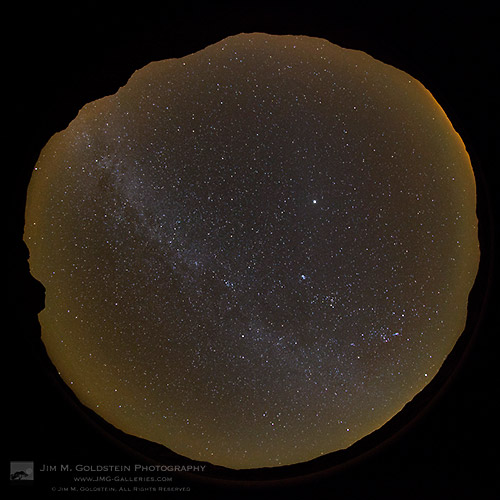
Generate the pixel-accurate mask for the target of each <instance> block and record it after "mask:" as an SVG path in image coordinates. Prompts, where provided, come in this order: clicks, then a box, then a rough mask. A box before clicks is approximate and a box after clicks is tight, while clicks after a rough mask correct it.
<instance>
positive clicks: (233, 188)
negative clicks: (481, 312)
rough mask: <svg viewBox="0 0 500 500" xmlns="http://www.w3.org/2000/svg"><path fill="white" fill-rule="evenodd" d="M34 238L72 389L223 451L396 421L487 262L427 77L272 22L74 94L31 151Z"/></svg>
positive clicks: (305, 445)
mask: <svg viewBox="0 0 500 500" xmlns="http://www.w3.org/2000/svg"><path fill="white" fill-rule="evenodd" d="M25 241H26V242H27V244H28V247H29V248H30V252H31V258H30V266H31V270H32V273H33V275H34V276H35V277H36V278H37V279H38V280H40V281H41V282H42V283H43V284H44V285H45V287H46V289H47V294H46V308H45V310H44V311H43V312H42V314H41V315H40V321H41V324H42V338H43V341H44V343H45V345H46V346H47V349H48V352H49V355H50V357H51V359H52V360H53V362H54V363H55V365H56V366H57V368H58V369H59V370H60V372H61V375H62V377H63V378H64V380H65V381H66V382H67V383H68V384H69V385H70V386H71V388H72V389H73V390H74V391H75V393H76V394H77V396H78V397H79V399H80V400H81V401H82V402H83V403H84V404H85V405H87V406H89V408H91V409H93V410H94V411H96V412H97V413H98V414H100V415H102V416H103V417H104V418H106V419H107V420H108V421H109V422H111V423H112V424H113V425H115V426H117V427H119V428H120V429H123V430H125V431H126V432H129V433H132V434H136V435H139V436H140V437H144V438H147V439H150V440H153V441H156V442H159V443H161V444H164V445H166V446H167V447H169V448H171V449H173V450H174V451H176V452H178V453H180V454H183V455H186V456H188V457H190V458H194V459H200V460H207V461H210V462H212V463H214V464H219V465H224V466H227V467H233V468H253V467H262V466H275V465H284V464H290V463H296V462H301V461H305V460H308V459H311V458H314V457H316V456H319V455H321V454H324V453H328V452H331V451H335V450H338V449H342V448H345V447H346V446H349V445H350V444H352V443H353V442H355V441H357V440H358V439H360V438H361V437H363V436H365V435H366V434H368V433H369V432H371V431H373V430H375V429H376V428H378V427H380V426H381V425H382V424H384V423H385V422H386V421H387V420H388V419H390V418H391V417H392V416H393V415H394V414H395V413H397V412H398V411H399V410H400V409H401V408H402V407H403V405H404V404H405V403H407V402H408V401H409V400H411V399H412V397H413V396H414V395H415V394H417V393H418V392H419V391H420V390H421V389H422V388H423V387H424V386H425V385H426V384H427V383H428V382H429V380H431V379H432V377H433V376H434V375H435V374H436V372H437V370H438V369H439V368H440V366H441V364H442V362H443V361H444V359H445V357H446V356H447V354H448V353H449V352H450V351H451V349H452V348H453V346H454V344H455V342H456V340H457V338H458V337H459V335H460V334H461V332H462V330H463V328H464V324H465V316H466V304H467V296H468V293H469V291H470V288H471V286H472V284H473V282H474V278H475V274H476V271H477V266H478V260H479V249H478V240H477V221H476V216H475V183H474V177H473V173H472V169H471V166H470V160H469V157H468V155H467V152H466V150H465V147H464V145H463V143H462V141H461V139H460V137H459V136H458V135H457V133H456V132H455V131H454V129H453V127H452V126H451V124H450V122H449V120H448V119H447V117H446V115H445V114H444V112H443V111H442V109H441V108H440V107H439V105H438V104H437V103H436V101H435V100H434V99H433V97H432V96H431V95H430V93H429V92H428V91H427V90H426V89H425V88H424V87H423V86H422V85H421V84H420V83H419V82H418V81H416V80H415V79H414V78H412V77H411V76H409V75H407V74H406V73H404V72H402V71H399V70H397V69H395V68H393V67H391V66H388V65H385V64H383V63H380V62H378V61H376V60H375V59H373V58H371V57H369V56H367V55H366V54H364V53H362V52H358V51H352V50H345V49H341V48H339V47H337V46H335V45H332V44H331V43H329V42H327V41H325V40H321V39H314V38H306V37H283V36H281V37H276V36H274V37H271V36H267V35H262V34H258V35H256V34H252V35H240V36H236V37H231V38H229V39H226V40H223V41H221V42H219V43H217V44H215V45H212V46H210V47H208V48H207V49H205V50H203V51H201V52H198V53H196V54H193V55H190V56H187V57H185V58H182V59H179V60H169V61H162V62H156V63H153V64H151V65H148V66H147V67H146V68H144V69H142V70H140V71H138V72H137V73H136V74H134V76H133V77H132V78H131V80H130V81H129V83H128V84H127V85H126V86H125V87H124V88H122V89H120V90H119V92H118V93H117V94H115V95H113V96H110V97H106V98H104V99H101V100H99V101H96V102H93V103H91V104H89V105H87V106H85V107H84V108H83V109H82V110H81V112H80V113H79V115H78V117H77V118H76V119H75V120H74V121H73V122H72V123H71V124H70V126H69V127H68V128H67V129H66V130H65V131H63V132H61V133H60V134H57V135H56V136H54V137H53V138H52V139H51V141H50V142H49V144H48V145H47V146H46V147H45V148H44V150H43V152H42V154H41V156H40V159H39V162H38V163H37V166H36V169H35V172H34V174H33V177H32V181H31V184H30V190H29V197H28V205H27V216H26V233H25Z"/></svg>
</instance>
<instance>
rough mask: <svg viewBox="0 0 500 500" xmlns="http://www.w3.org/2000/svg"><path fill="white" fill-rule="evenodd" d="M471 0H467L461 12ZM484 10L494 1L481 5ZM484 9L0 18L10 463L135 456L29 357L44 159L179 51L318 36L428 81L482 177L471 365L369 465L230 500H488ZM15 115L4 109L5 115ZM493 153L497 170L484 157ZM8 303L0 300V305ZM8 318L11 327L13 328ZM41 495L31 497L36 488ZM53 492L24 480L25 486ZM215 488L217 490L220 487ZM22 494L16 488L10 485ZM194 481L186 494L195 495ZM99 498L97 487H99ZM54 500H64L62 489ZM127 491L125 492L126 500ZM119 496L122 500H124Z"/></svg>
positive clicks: (488, 35) (491, 332)
mask: <svg viewBox="0 0 500 500" xmlns="http://www.w3.org/2000/svg"><path fill="white" fill-rule="evenodd" d="M468 4H470V5H468ZM486 5H489V7H486ZM492 11H493V4H492V3H491V2H490V3H484V4H482V3H481V2H473V3H472V4H471V3H469V2H468V3H461V4H460V5H458V4H456V5H451V6H447V5H445V4H439V3H438V2H435V4H433V5H425V4H423V3H421V2H417V3H410V2H405V3H401V4H399V5H392V4H391V5H390V6H389V5H384V4H379V3H378V2H372V3H370V4H367V5H364V4H363V3H361V2H351V3H350V4H349V7H348V6H346V5H344V2H327V3H324V4H318V3H314V2H293V1H291V2H287V3H280V2H262V3H258V2H254V3H252V4H246V3H241V4H238V2H232V3H229V2H206V3H204V4H199V3H195V2H182V4H176V3H174V2H171V1H166V2H154V3H151V4H148V3H147V2H146V3H145V2H136V3H130V2H129V3H124V5H120V4H110V3H107V4H106V6H105V7H103V6H102V5H100V4H99V2H83V3H80V2H78V3H77V2H68V3H67V4H61V5H60V6H59V7H57V8H56V7H53V6H52V7H51V6H49V7H47V6H45V5H35V6H34V7H32V6H30V7H29V8H28V7H27V6H21V7H20V8H17V9H16V10H11V11H7V12H6V13H5V16H4V25H5V27H6V28H8V33H9V34H8V35H7V39H6V42H5V43H4V54H6V58H5V59H4V61H3V71H2V73H3V74H4V83H5V84H7V91H6V92H5V93H4V99H5V103H4V105H5V108H7V109H8V108H11V109H12V115H7V118H6V120H7V123H6V127H7V129H8V131H9V132H8V135H7V141H5V145H4V147H5V149H6V151H7V155H6V159H5V161H6V163H5V165H4V170H5V171H6V173H7V182H5V181H4V182H5V184H4V185H5V187H6V193H5V194H4V197H5V198H6V199H7V200H9V206H8V209H7V212H6V217H5V219H6V220H7V221H8V222H7V230H6V231H7V233H6V234H7V237H6V238H5V240H4V241H5V242H6V248H7V251H8V252H7V255H8V258H7V259H6V260H5V261H4V266H5V272H6V273H7V276H8V281H7V283H8V284H7V302H6V305H7V312H6V315H5V318H6V319H5V322H4V336H5V338H7V339H8V340H9V345H8V349H7V350H4V351H3V352H4V353H5V354H4V356H5V357H6V363H5V365H6V366H7V379H6V380H7V384H6V385H7V387H8V400H7V402H6V404H5V405H4V406H3V408H4V411H5V412H7V414H8V417H9V418H8V425H7V427H6V428H5V431H6V433H7V443H8V446H6V447H4V449H5V448H6V449H7V456H6V457H4V463H5V467H4V469H3V470H4V473H5V476H4V477H5V478H6V481H8V470H9V461H11V460H14V461H16V460H19V461H24V460H26V461H31V460H35V463H36V464H38V463H53V464H61V463H86V464H92V463H99V464H103V463H113V464H118V463H135V461H136V458H135V457H134V456H133V455H130V454H129V453H128V452H127V451H126V450H124V449H122V448H121V447H120V445H119V444H118V443H115V442H113V441H110V440H108V439H107V438H106V436H105V435H104V434H102V433H101V432H100V431H99V429H98V428H96V427H94V426H93V424H91V423H90V422H89V421H88V420H87V419H86V418H85V417H84V416H82V415H81V413H80V412H79V411H78V408H77V407H75V406H74V405H73V403H72V402H71V399H70V398H67V397H66V396H64V394H63V393H61V391H60V389H59V387H58V385H57V383H56V381H54V380H53V379H52V377H51V376H50V375H48V374H47V373H46V372H45V370H44V369H42V366H41V365H40V363H39V361H38V360H39V359H40V353H39V347H38V341H37V339H38V336H39V326H38V323H37V318H36V313H37V310H38V309H40V307H41V305H40V300H39V297H40V293H39V292H40V287H39V286H37V284H36V282H35V281H34V280H32V279H31V278H30V277H29V274H28V268H27V261H26V251H25V248H24V247H23V245H22V232H23V225H24V204H25V195H26V188H27V185H28V182H29V178H30V175H31V171H32V169H33V167H34V165H35V163H36V161H37V158H38V155H39V153H40V151H41V149H42V148H43V146H44V145H45V143H46V142H47V141H48V140H49V138H50V137H51V136H52V135H53V134H54V133H55V132H57V131H58V130H61V129H64V128H65V127H66V126H67V125H68V124H69V122H70V121H71V120H72V119H73V118H74V117H75V116H76V114H77V112H78V110H79V109H80V108H81V107H82V106H83V105H84V104H86V103H87V102H90V101H92V100H95V99H97V98H100V97H103V96H105V95H109V94H113V93H115V92H116V91H117V89H118V88H119V87H120V86H123V85H124V84H125V83H126V82H127V80H128V78H129V77H130V75H131V74H132V73H133V72H134V71H135V70H137V69H139V68H141V67H143V66H144V65H146V64H147V63H149V62H150V61H153V60H161V59H167V58H171V57H182V56H184V55H187V54H190V53H192V52H195V51H198V50H200V49H202V48H204V47H206V46H207V45H209V44H211V43H215V42H217V41H219V40H221V39H223V38H225V37H226V36H230V35H234V34H238V33H241V32H255V31H259V32H266V33H272V34H296V35H309V36H316V37H320V38H325V39H327V40H329V41H331V42H333V43H335V44H338V45H340V46H342V47H346V48H353V49H359V50H363V51H366V52H368V53H369V54H370V55H372V56H373V57H375V58H377V59H379V60H381V61H383V62H386V63H389V64H392V65H394V66H396V67H398V68H399V69H402V70H404V71H406V72H408V73H409V74H410V75H411V76H413V77H414V78H416V79H418V80H419V81H420V82H422V83H423V84H424V85H425V86H426V87H427V88H428V89H429V90H430V91H431V93H432V94H433V95H434V97H435V98H436V100H437V101H438V102H439V103H440V105H441V106H442V107H443V109H444V110H445V112H446V114H447V115H448V117H449V118H450V120H451V122H452V123H453V125H454V127H455V129H456V130H457V131H458V133H459V134H460V135H461V137H462V139H463V140H464V142H465V144H466V147H467V150H468V152H469V154H470V156H471V161H472V164H473V166H474V169H475V172H476V177H477V179H478V197H479V206H478V215H479V219H480V222H481V226H480V228H481V233H480V239H481V245H482V248H481V250H482V259H483V260H482V270H483V271H482V275H481V278H480V279H479V280H478V284H477V286H476V289H477V293H478V297H482V296H484V294H485V293H486V291H487V290H489V291H488V294H487V296H486V299H485V300H486V302H487V306H486V309H481V304H482V303H483V302H482V301H481V300H480V299H478V301H477V303H476V304H475V306H474V311H472V316H473V317H474V318H475V319H476V320H478V321H479V326H478V328H477V329H476V333H475V335H473V339H472V342H471V344H470V346H469V349H468V351H467V356H466V358H465V360H464V361H463V362H462V363H461V365H460V366H459V370H458V372H457V373H456V375H455V376H454V378H453V379H452V380H451V381H450V382H449V384H448V385H447V386H446V388H445V389H446V390H444V391H443V392H442V393H441V394H440V396H439V398H438V399H437V401H435V402H434V404H433V405H432V406H431V407H430V408H428V409H427V411H426V412H424V414H423V415H422V417H421V418H420V419H419V420H418V421H417V422H416V423H414V424H413V425H412V426H410V427H409V428H408V429H407V430H406V431H405V432H404V433H402V435H399V436H398V437H397V438H395V439H394V440H392V441H391V442H390V443H388V444H387V445H386V446H385V447H383V448H382V449H381V450H380V451H378V452H377V453H375V454H373V455H370V456H368V457H367V458H366V459H365V460H363V461H361V462H359V463H357V464H356V465H353V466H352V467H349V468H345V469H342V470H340V471H337V472H335V473H333V474H331V475H329V476H328V475H327V476H322V477H317V478H315V479H313V480H311V481H309V482H306V483H299V484H294V485H293V487H286V486H283V485H281V486H280V487H279V488H266V489H264V490H262V489H260V490H258V491H252V490H248V489H243V488H242V487H240V486H238V487H236V488H235V489H233V490H230V491H229V493H228V492H227V491H226V490H224V492H225V493H226V494H228V495H229V497H230V498H235V497H236V498H237V497H241V496H242V495H243V494H244V493H245V492H246V494H249V495H250V497H252V498H253V497H255V498H260V497H262V496H264V495H267V496H271V497H274V498H282V497H297V498H302V497H306V498H316V497H319V496H320V495H325V496H327V497H328V498H332V499H339V500H340V499H358V498H360V499H361V498H386V499H423V498H426V499H434V498H436V499H437V498H442V499H448V498H449V499H457V498H464V499H465V498H477V499H485V498H493V496H494V492H495V491H498V487H497V483H498V480H497V478H496V477H495V474H499V467H498V464H499V461H498V458H497V454H498V445H497V443H496V441H495V440H496V439H498V429H497V427H498V413H497V412H496V411H494V406H496V401H495V394H497V384H496V381H497V366H498V360H497V352H498V351H497V347H498V340H497V339H496V338H495V335H498V326H497V323H495V322H494V316H495V317H496V314H495V313H496V311H495V310H494V300H493V295H492V293H493V290H492V287H491V286H489V285H491V280H492V277H493V267H492V262H493V257H494V255H493V245H492V236H493V232H494V230H495V226H494V223H493V219H492V215H493V212H494V208H493V205H494V204H495V203H496V202H495V200H494V199H493V198H494V194H495V193H496V192H497V191H496V188H497V187H498V184H496V183H497V180H496V179H495V177H494V166H495V161H496V165H498V155H497V154H496V153H497V150H496V149H495V148H496V146H495V144H494V137H495V134H496V135H498V134H497V132H498V122H497V120H498V117H497V116H498V115H496V112H495V107H496V104H497V102H498V101H497V96H496V94H495V91H496V88H497V84H498V79H497V76H498V62H497V60H498V57H497V54H496V52H495V50H494V42H498V40H497V38H498V37H497V36H496V32H495V29H497V28H496V27H495V25H494V22H493V14H492ZM9 111H10V109H9ZM494 160H495V161H494ZM4 303H5V302H4ZM12 319H13V322H8V320H12ZM37 488H38V490H37ZM43 488H47V485H46V484H44V485H42V484H41V483H40V482H38V483H37V481H36V480H35V481H34V482H33V484H31V485H30V491H31V492H32V493H35V492H37V491H42V489H43ZM210 491H211V492H214V491H215V492H216V493H218V494H219V495H222V490H220V489H219V488H217V487H213V488H210ZM14 493H15V494H18V493H20V492H19V488H17V491H16V488H15V489H14ZM208 493H209V489H205V488H200V487H198V486H194V487H193V491H192V492H191V493H184V494H182V496H181V498H203V497H204V496H206V495H208ZM101 495H102V494H101ZM61 496H64V495H63V494H61ZM128 497H129V498H131V494H128ZM125 498H127V496H125Z"/></svg>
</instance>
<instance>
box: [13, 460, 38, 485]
mask: <svg viewBox="0 0 500 500" xmlns="http://www.w3.org/2000/svg"><path fill="white" fill-rule="evenodd" d="M34 469H35V468H34V465H33V462H11V463H10V480H11V481H33V471H34Z"/></svg>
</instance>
